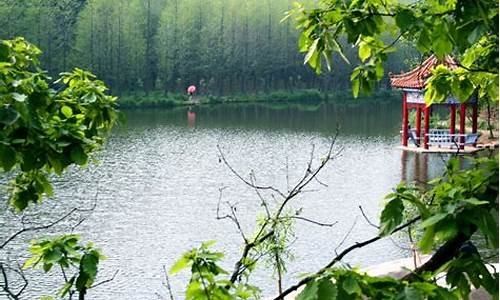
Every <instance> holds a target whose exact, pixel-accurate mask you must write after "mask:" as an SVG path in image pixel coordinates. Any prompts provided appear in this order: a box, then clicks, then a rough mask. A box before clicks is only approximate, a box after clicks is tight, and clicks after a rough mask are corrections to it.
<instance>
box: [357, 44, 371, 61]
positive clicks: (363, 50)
mask: <svg viewBox="0 0 500 300" xmlns="http://www.w3.org/2000/svg"><path fill="white" fill-rule="evenodd" d="M371 54H372V48H371V47H370V45H369V44H368V43H361V44H360V45H359V49H358V55H359V58H360V59H361V61H362V62H364V61H365V60H367V59H368V57H370V55H371Z"/></svg>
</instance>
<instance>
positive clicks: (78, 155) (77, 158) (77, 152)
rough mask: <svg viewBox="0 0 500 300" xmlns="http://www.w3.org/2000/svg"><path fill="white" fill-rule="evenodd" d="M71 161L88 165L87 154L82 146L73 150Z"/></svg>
mask: <svg viewBox="0 0 500 300" xmlns="http://www.w3.org/2000/svg"><path fill="white" fill-rule="evenodd" d="M70 156H71V160H72V161H74V162H75V163H76V164H78V165H80V166H82V165H85V164H86V163H87V159H88V157H87V154H86V153H85V151H84V150H83V148H82V147H81V146H75V147H73V148H72V149H71V153H70Z"/></svg>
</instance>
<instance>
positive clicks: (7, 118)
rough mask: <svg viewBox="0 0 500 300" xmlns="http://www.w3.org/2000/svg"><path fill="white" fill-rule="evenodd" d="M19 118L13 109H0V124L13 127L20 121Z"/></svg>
mask: <svg viewBox="0 0 500 300" xmlns="http://www.w3.org/2000/svg"><path fill="white" fill-rule="evenodd" d="M19 116H20V114H19V113H18V112H17V111H16V110H14V109H13V108H11V107H2V108H0V123H3V124H5V125H12V124H14V123H15V122H16V121H17V119H19Z"/></svg>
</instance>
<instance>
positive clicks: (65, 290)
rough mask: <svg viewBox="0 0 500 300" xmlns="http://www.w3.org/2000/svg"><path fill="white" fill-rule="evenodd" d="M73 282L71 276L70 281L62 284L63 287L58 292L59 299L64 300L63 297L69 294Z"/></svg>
mask: <svg viewBox="0 0 500 300" xmlns="http://www.w3.org/2000/svg"><path fill="white" fill-rule="evenodd" d="M74 281H75V277H74V276H73V277H71V279H70V280H68V282H66V283H65V284H64V286H63V287H62V288H61V290H59V296H60V297H61V298H64V296H66V295H67V294H68V293H69V291H70V290H71V287H72V286H73V283H74Z"/></svg>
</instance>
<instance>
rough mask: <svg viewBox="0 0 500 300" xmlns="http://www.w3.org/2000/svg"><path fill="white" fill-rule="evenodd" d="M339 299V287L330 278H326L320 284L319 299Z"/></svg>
mask: <svg viewBox="0 0 500 300" xmlns="http://www.w3.org/2000/svg"><path fill="white" fill-rule="evenodd" d="M335 299H337V287H336V286H335V285H334V284H333V282H332V280H331V279H330V278H324V279H322V280H320V281H319V284H318V300H335Z"/></svg>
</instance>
